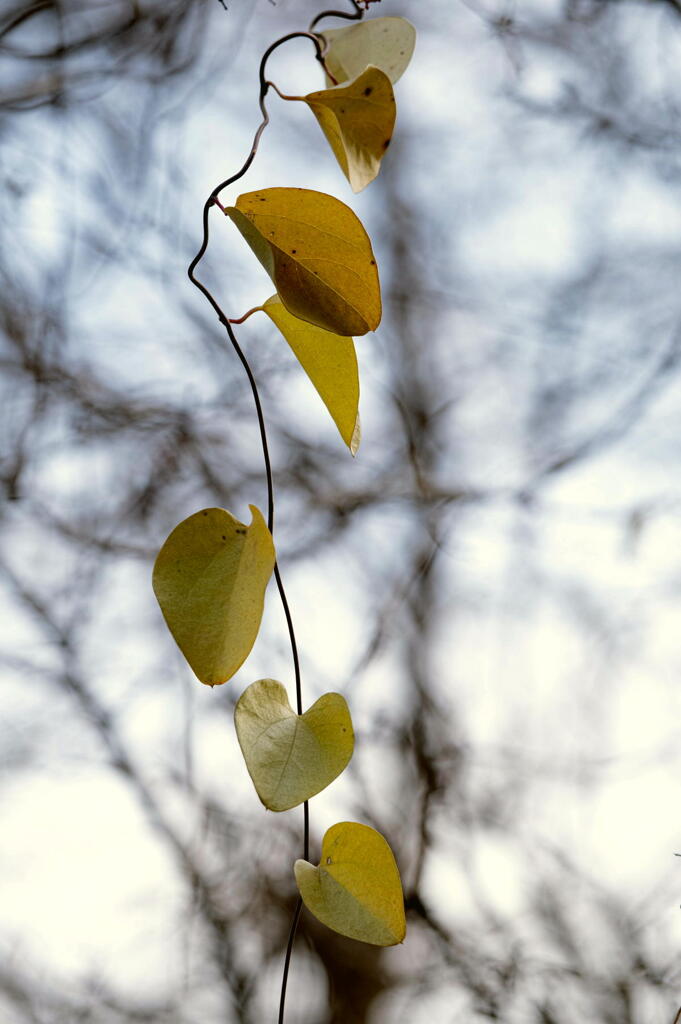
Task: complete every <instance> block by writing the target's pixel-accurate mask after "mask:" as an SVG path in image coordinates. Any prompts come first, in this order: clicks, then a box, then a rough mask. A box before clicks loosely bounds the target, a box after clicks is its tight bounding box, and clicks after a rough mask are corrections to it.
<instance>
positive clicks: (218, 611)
mask: <svg viewBox="0 0 681 1024" xmlns="http://www.w3.org/2000/svg"><path fill="white" fill-rule="evenodd" d="M249 507H250V510H251V524H250V526H245V525H244V524H243V523H240V522H239V520H238V519H235V518H234V516H233V515H231V513H229V512H226V511H225V510H224V509H223V508H205V509H202V511H201V512H195V513H194V515H192V516H189V518H188V519H185V520H184V521H183V522H181V523H180V524H179V526H176V527H175V529H174V530H173V532H172V533H171V534H170V536H169V537H168V539H167V540H166V542H165V544H164V545H163V547H162V548H161V550H160V551H159V553H158V557H157V559H156V564H155V565H154V575H153V586H154V593H155V594H156V598H157V600H158V603H159V604H160V606H161V611H162V612H163V617H164V618H165V620H166V623H167V625H168V629H169V630H170V632H171V633H172V634H173V637H174V638H175V641H176V643H177V645H178V647H179V648H180V650H181V651H182V653H183V654H184V656H185V658H186V659H187V661H188V662H189V664H190V665H191V667H192V669H193V670H194V672H195V673H196V675H197V676H198V678H199V679H200V680H201V682H202V683H207V684H208V685H209V686H214V685H215V684H216V683H224V682H226V681H227V680H228V679H230V678H231V677H232V676H233V675H234V673H235V672H236V671H237V669H238V668H240V666H241V665H242V664H243V662H244V661H245V660H246V658H247V657H248V655H249V654H250V651H251V648H252V647H253V644H254V643H255V638H256V636H257V635H258V630H259V628H260V620H261V618H262V611H263V603H264V597H265V587H266V586H267V582H268V580H269V578H270V576H271V575H272V569H273V568H274V558H275V555H274V544H273V542H272V536H271V534H270V531H269V530H268V529H267V525H266V523H265V520H264V519H263V517H262V515H261V513H260V512H259V511H258V509H257V508H256V507H255V506H254V505H250V506H249Z"/></svg>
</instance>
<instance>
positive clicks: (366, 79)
mask: <svg viewBox="0 0 681 1024" xmlns="http://www.w3.org/2000/svg"><path fill="white" fill-rule="evenodd" d="M305 102H306V103H308V104H309V106H310V108H311V109H312V112H313V113H314V115H315V117H316V118H317V120H318V121H319V124H320V125H321V129H322V131H323V132H324V134H325V135H326V138H327V139H328V142H329V145H330V146H331V149H332V150H333V152H334V155H335V157H336V160H337V161H338V163H339V164H340V166H341V169H342V171H343V174H344V175H345V177H346V178H347V179H348V181H349V182H350V185H351V187H352V190H353V192H361V191H362V189H363V188H365V187H366V186H367V185H368V184H369V182H371V181H373V180H374V178H375V177H376V175H377V174H378V172H379V170H380V166H381V160H382V159H383V156H384V154H385V151H386V149H387V148H388V146H389V145H390V140H391V138H392V134H393V128H394V127H395V95H394V93H393V87H392V85H391V84H390V79H389V78H388V76H387V75H386V74H385V72H384V71H381V70H380V69H379V68H375V67H368V68H367V69H366V70H365V71H363V72H362V74H361V75H358V77H357V78H354V79H353V80H352V82H349V83H348V84H347V85H337V86H334V87H333V88H332V89H323V90H321V91H320V92H312V93H310V94H309V95H308V96H306V97H305Z"/></svg>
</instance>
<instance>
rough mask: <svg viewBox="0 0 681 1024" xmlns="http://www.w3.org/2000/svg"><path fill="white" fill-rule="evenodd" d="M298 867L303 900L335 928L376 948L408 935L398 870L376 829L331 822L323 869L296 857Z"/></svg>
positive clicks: (297, 878) (325, 843) (326, 837)
mask: <svg viewBox="0 0 681 1024" xmlns="http://www.w3.org/2000/svg"><path fill="white" fill-rule="evenodd" d="M294 871H295V875H296V882H297V883H298V889H299V890H300V895H301V896H302V898H303V903H304V904H305V906H306V907H307V909H308V910H309V911H310V913H312V914H314V916H315V917H316V918H317V919H318V920H319V921H321V922H322V924H325V925H327V926H328V927H329V928H331V929H333V931H335V932H339V933H340V934H341V935H347V936H349V938H351V939H359V940H360V941H361V942H371V943H372V944H373V945H375V946H394V945H396V944H397V943H398V942H402V940H403V939H404V936H405V933H406V927H407V926H406V921H405V918H404V901H403V898H402V883H401V882H400V873H399V871H398V870H397V864H396V863H395V858H394V857H393V854H392V850H391V849H390V847H389V846H388V844H387V842H386V841H385V839H384V838H383V836H382V835H381V834H380V833H379V832H376V831H375V829H373V828H369V826H368V825H358V824H357V823H356V822H352V821H343V822H340V824H338V825H333V826H332V828H330V829H329V830H328V832H327V833H326V835H325V836H324V839H323V841H322V857H321V861H320V864H319V867H314V866H313V865H312V864H308V862H307V861H306V860H297V861H296V863H295V866H294Z"/></svg>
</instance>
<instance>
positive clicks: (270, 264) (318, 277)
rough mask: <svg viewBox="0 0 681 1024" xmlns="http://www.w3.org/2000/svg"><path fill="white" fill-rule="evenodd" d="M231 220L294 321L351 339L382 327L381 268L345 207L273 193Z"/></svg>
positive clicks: (293, 192)
mask: <svg viewBox="0 0 681 1024" xmlns="http://www.w3.org/2000/svg"><path fill="white" fill-rule="evenodd" d="M225 213H226V214H227V215H228V216H229V217H231V219H232V220H233V221H234V223H235V224H236V226H237V227H238V229H239V231H241V233H242V235H243V236H244V238H245V239H246V241H247V242H248V244H249V245H250V247H251V248H252V250H253V252H254V253H255V255H256V256H257V257H258V259H259V260H260V262H261V263H262V265H263V267H264V268H265V270H266V271H267V273H268V274H269V275H270V277H271V278H272V280H273V281H274V284H275V286H276V289H277V291H278V292H279V297H280V298H281V301H282V302H283V303H284V305H285V306H286V308H287V309H288V311H289V312H290V313H293V315H294V316H297V317H300V319H301V320H307V322H308V323H311V324H316V325H317V326H318V327H322V328H323V329H324V330H326V331H333V332H334V333H335V334H341V335H343V336H344V337H349V336H350V335H358V334H366V333H367V331H373V330H375V329H376V328H377V327H378V325H379V323H380V320H381V291H380V286H379V283H378V270H377V269H376V260H375V259H374V254H373V252H372V249H371V242H370V241H369V238H368V235H367V233H366V231H365V230H364V228H363V227H362V224H361V222H360V221H359V220H358V218H357V217H356V215H355V214H354V213H353V212H352V210H351V209H350V208H349V207H348V206H346V205H345V203H341V202H340V200H338V199H334V198H333V196H329V195H326V193H324V192H312V191H310V190H309V189H304V188H268V189H264V190H263V191H261V192H247V193H246V194H245V195H242V196H239V198H238V199H237V201H236V206H230V207H228V208H227V209H226V210H225Z"/></svg>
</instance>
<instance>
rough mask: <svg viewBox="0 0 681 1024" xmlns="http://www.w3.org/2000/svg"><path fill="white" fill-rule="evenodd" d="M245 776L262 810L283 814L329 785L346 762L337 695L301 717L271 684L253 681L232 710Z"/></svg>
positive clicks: (343, 710) (343, 707)
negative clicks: (260, 802)
mask: <svg viewBox="0 0 681 1024" xmlns="http://www.w3.org/2000/svg"><path fill="white" fill-rule="evenodd" d="M234 723H235V725H236V734H237V737H238V740H239V745H240V747H241V752H242V754H243V755H244V760H245V762H246V767H247V768H248V774H249V775H250V776H251V778H252V780H253V785H254V786H255V788H256V792H257V794H258V796H259V797H260V799H261V800H262V802H263V803H264V805H265V807H268V808H269V809H270V810H271V811H287V810H289V808H291V807H297V806H298V804H302V803H303V802H304V801H305V800H309V799H310V797H313V796H315V794H316V793H320V792H321V791H322V790H323V789H325V788H326V787H327V786H328V785H329V783H331V782H333V780H334V779H335V778H337V777H338V776H339V775H340V773H341V772H342V771H343V770H344V768H345V767H346V765H347V764H348V761H349V760H350V758H351V757H352V751H353V747H354V744H355V738H354V733H353V731H352V721H351V719H350V712H349V711H348V706H347V704H346V703H345V699H344V698H343V697H341V695H340V694H339V693H325V694H324V696H323V697H320V698H319V700H318V701H316V702H315V703H314V704H313V705H312V707H311V708H309V710H307V711H306V712H305V714H304V715H297V714H296V713H295V711H294V710H293V709H292V707H291V705H290V704H289V700H288V695H287V693H286V689H285V688H284V687H283V686H282V684H281V683H278V682H277V681H276V680H275V679H258V681H257V682H255V683H251V685H250V686H249V687H248V688H247V689H246V690H244V692H243V693H242V695H241V697H240V698H239V701H238V703H237V706H236V708H235V711H234Z"/></svg>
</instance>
